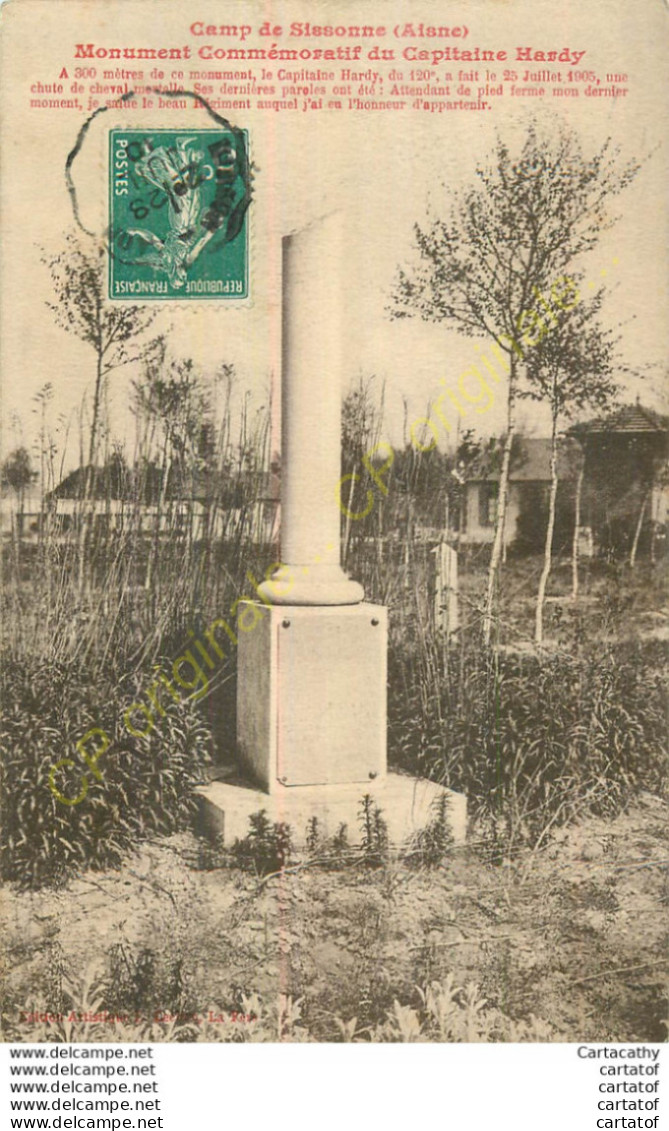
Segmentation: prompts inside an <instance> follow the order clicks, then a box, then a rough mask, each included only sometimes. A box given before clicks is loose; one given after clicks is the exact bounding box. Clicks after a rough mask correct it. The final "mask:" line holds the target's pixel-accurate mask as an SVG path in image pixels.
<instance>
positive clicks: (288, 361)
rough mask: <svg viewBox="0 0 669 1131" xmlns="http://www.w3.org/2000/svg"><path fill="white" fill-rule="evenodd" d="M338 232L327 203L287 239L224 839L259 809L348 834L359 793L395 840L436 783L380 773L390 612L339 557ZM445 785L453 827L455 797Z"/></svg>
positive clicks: (219, 827) (222, 800) (221, 797)
mask: <svg viewBox="0 0 669 1131" xmlns="http://www.w3.org/2000/svg"><path fill="white" fill-rule="evenodd" d="M344 236H345V231H344V223H343V217H342V216H341V214H338V213H335V214H333V215H330V216H328V217H327V218H326V219H324V220H320V221H318V222H317V223H314V224H313V225H311V226H309V227H307V228H304V229H303V230H302V231H300V232H298V233H296V234H294V235H290V236H286V237H285V238H284V240H283V257H282V263H283V281H282V302H283V307H282V350H281V354H282V377H281V419H282V428H281V447H282V451H281V565H280V566H279V567H278V568H277V569H276V570H275V571H274V573H273V575H271V576H270V577H269V579H268V580H266V581H265V582H264V583H263V584H261V585H260V586H259V590H258V595H259V600H257V601H253V602H251V601H248V602H243V603H241V604H240V606H239V610H238V634H237V635H238V691H237V748H238V749H237V754H238V758H239V763H240V769H241V771H242V779H241V780H237V781H235V782H234V783H233V782H231V781H225V782H224V781H215V782H212V783H211V784H210V785H209V786H207V787H205V788H204V789H203V790H202V791H201V793H202V796H203V807H204V816H205V821H206V823H207V825H208V826H209V827H210V828H213V830H214V831H216V832H217V833H218V834H222V835H223V838H224V841H225V843H230V842H231V841H232V840H234V839H235V838H236V837H242V836H244V835H245V834H246V833H247V832H248V818H249V816H250V815H251V814H252V813H254V812H257V811H258V810H259V809H265V810H266V811H267V813H268V816H269V817H270V818H271V819H273V820H276V821H278V820H280V821H286V822H287V823H288V824H290V825H291V828H292V830H293V835H294V838H295V840H296V842H297V843H298V844H299V842H300V838H304V835H305V832H306V827H307V823H308V822H309V821H310V819H311V818H313V817H316V818H317V819H318V823H319V828H320V830H321V831H322V833H323V835H324V836H328V835H332V834H334V833H335V832H337V830H338V829H339V828H340V827H341V825H342V824H344V825H346V826H347V833H348V839H349V843H351V844H355V842H356V839H359V835H360V834H359V828H358V819H359V810H360V804H361V801H362V798H363V796H364V795H365V794H370V795H371V796H372V798H373V800H374V803H375V804H376V805H378V807H379V809H381V811H382V813H383V818H384V820H385V822H386V824H387V827H388V834H389V839H390V840H391V842H393V843H400V842H402V841H405V840H406V839H407V838H408V837H410V835H411V834H412V832H414V831H416V830H417V829H419V828H421V827H423V826H425V825H426V824H427V823H428V822H429V820H430V816H431V810H432V806H433V802H434V800H435V798H436V797H438V796H440V795H441V794H443V792H444V789H443V787H442V786H439V785H437V784H435V783H433V782H427V781H418V780H415V779H413V778H409V777H403V776H401V775H398V774H389V773H388V772H387V767H386V718H387V704H386V671H387V647H388V621H387V612H386V609H385V608H383V607H382V606H379V605H374V604H369V603H367V602H366V601H365V600H364V593H363V589H362V587H361V586H360V585H359V584H358V583H357V582H355V581H353V580H351V579H350V578H348V577H347V576H346V574H345V573H344V571H343V570H342V568H341V561H340V524H341V515H340V507H339V483H340V477H341V426H340V418H341V395H342V376H343V368H344V367H343V343H344V341H345V334H346V326H345V324H344V316H345V303H344V300H343V290H344V288H345V287H346V286H347V285H348V284H347V283H346V280H347V274H346V270H345V253H346V248H345V245H344ZM250 614H253V615H250ZM245 625H249V626H250V627H248V628H247V629H245ZM449 797H450V801H451V804H450V808H449V811H450V819H451V824H452V826H453V833H454V836H455V839H456V840H462V839H464V831H465V799H464V797H462V796H460V795H456V794H452V793H449Z"/></svg>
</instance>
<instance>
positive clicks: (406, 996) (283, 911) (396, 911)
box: [1, 795, 669, 1042]
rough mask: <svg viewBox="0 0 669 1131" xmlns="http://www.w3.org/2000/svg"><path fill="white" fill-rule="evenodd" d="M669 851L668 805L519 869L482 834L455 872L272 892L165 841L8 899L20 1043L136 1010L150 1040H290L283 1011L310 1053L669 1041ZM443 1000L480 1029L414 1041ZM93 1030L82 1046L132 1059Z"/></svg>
mask: <svg viewBox="0 0 669 1131" xmlns="http://www.w3.org/2000/svg"><path fill="white" fill-rule="evenodd" d="M668 841H669V824H668V822H667V806H666V805H665V804H664V803H663V802H662V801H660V800H659V799H657V798H655V797H653V796H650V795H642V796H641V797H640V798H638V799H637V800H636V802H635V803H634V806H633V807H632V808H630V810H629V811H628V812H627V813H625V814H622V815H620V816H619V817H618V818H617V819H616V820H613V821H601V820H594V819H591V820H589V821H588V822H587V823H585V824H583V825H580V826H576V827H571V828H568V829H563V830H559V831H558V832H557V833H556V834H555V835H554V836H553V838H552V839H551V840H549V841H548V842H547V843H545V844H544V845H543V846H542V848H541V849H540V850H538V851H535V852H530V851H529V850H524V851H522V852H521V853H519V854H518V855H517V856H516V857H515V858H514V859H513V860H512V861H509V860H507V861H504V862H502V863H498V862H493V861H492V860H491V857H490V853H489V851H488V850H487V849H486V848H485V846H484V845H483V844H482V843H481V842H478V841H477V839H476V830H472V833H471V836H470V839H469V843H468V845H467V847H466V848H465V849H461V850H456V851H455V852H454V853H453V855H452V856H451V858H450V859H449V860H448V861H447V863H446V864H445V865H443V866H441V867H439V868H437V869H427V868H425V867H422V868H410V867H407V865H406V864H404V863H402V862H401V861H398V860H393V859H391V860H390V861H389V862H388V863H386V864H385V865H383V866H381V867H378V868H373V869H372V868H369V867H366V866H364V865H362V864H361V862H360V861H357V862H355V861H353V862H349V863H347V864H346V865H345V866H343V867H341V868H339V869H337V870H334V869H327V868H323V867H320V866H318V865H316V864H314V863H310V862H308V861H302V863H297V864H295V865H294V866H293V867H292V868H291V869H289V870H287V871H285V872H284V873H282V874H280V875H277V876H273V877H269V878H265V879H260V878H258V877H257V876H253V875H249V874H245V873H242V872H240V871H239V870H237V869H232V868H230V867H229V866H221V867H212V857H211V854H210V853H208V852H207V851H206V850H205V849H204V848H203V845H202V843H201V842H199V841H198V840H196V838H195V837H191V836H190V835H182V836H178V837H172V838H169V839H165V840H158V841H154V842H152V843H150V844H148V845H143V846H142V847H141V849H140V850H139V851H138V852H137V853H136V854H135V856H134V857H133V858H131V859H129V860H128V861H127V862H126V863H125V864H124V865H123V866H122V867H121V868H120V869H119V870H118V871H109V872H105V873H86V874H84V875H82V876H81V877H80V878H78V879H77V880H76V881H74V882H71V883H70V884H69V885H68V887H67V888H65V889H63V890H61V891H57V892H54V891H51V892H49V891H40V892H38V893H35V894H25V893H24V894H19V893H17V892H15V891H13V890H10V889H8V888H6V889H4V890H3V891H2V895H1V899H2V906H3V919H4V937H3V939H2V951H3V964H4V966H5V971H4V974H5V990H4V995H3V997H4V1001H3V1013H4V1038H5V1039H7V1040H26V1041H30V1040H43V1039H49V1038H51V1039H63V1037H64V1031H63V1028H62V1025H60V1026H59V1023H58V1021H57V1020H55V1021H54V1020H49V1019H47V1020H46V1021H45V1020H44V1019H43V1018H41V1019H40V1018H39V1017H37V1018H35V1017H34V1016H32V1014H34V1013H35V1012H37V1013H40V1012H41V1013H43V1012H44V1011H49V1012H51V1013H58V1012H59V1011H60V1012H61V1014H62V1015H66V1014H67V1010H68V1009H71V1008H74V1009H75V1010H78V1011H80V1013H81V1011H85V1010H87V1009H88V1010H89V1011H90V1010H92V1009H95V1010H98V1011H99V1010H100V1009H103V1008H104V1009H107V1010H116V1011H117V1012H118V1013H119V1015H120V1013H121V1011H123V1013H124V1014H126V1013H128V1010H129V1009H132V1012H133V1013H134V1014H135V1016H134V1018H133V1020H134V1022H135V1023H140V1025H141V1024H144V1028H141V1031H140V1030H137V1035H136V1036H135V1038H134V1039H147V1036H150V1039H153V1040H156V1039H161V1038H162V1039H181V1040H184V1039H185V1040H194V1039H200V1040H202V1039H204V1040H211V1039H246V1040H256V1039H258V1040H269V1039H277V1033H276V1031H275V1030H271V1028H268V1026H267V1025H265V1024H264V1023H263V1022H262V1011H263V1009H265V1011H266V1012H267V1014H268V1015H269V1012H270V1011H271V1010H272V1009H275V1005H276V1002H277V1000H279V999H280V1000H281V1002H282V1005H281V1009H282V1011H283V1014H284V1017H285V1014H286V1010H288V1012H289V1013H290V1014H291V1016H290V1017H289V1018H288V1023H287V1025H285V1026H284V1027H283V1029H282V1028H281V1025H279V1032H278V1035H279V1037H281V1035H282V1033H283V1034H284V1036H286V1035H287V1039H293V1040H318V1041H332V1040H342V1039H344V1040H351V1039H355V1040H369V1039H373V1040H379V1039H469V1040H500V1039H507V1040H508V1039H510V1040H518V1039H530V1040H532V1039H538V1040H555V1041H575V1040H584V1041H624V1042H629V1041H663V1040H665V1039H666V1036H667V1024H668V1022H667V1018H668V1017H669V1009H668V1006H667V993H666V970H667V960H666V959H667V954H668V953H669V951H668V950H667V935H668V930H667V927H668V923H667V910H666V908H667V902H668V895H669V891H668V888H667V875H668V873H667V864H668V862H669V851H668V849H669V845H668ZM435 983H436V984H438V985H439V986H441V987H444V986H447V987H450V991H449V992H451V996H452V997H453V1000H454V1001H456V1002H459V1003H460V1004H461V1005H462V1003H467V1002H468V1003H469V1006H468V1008H469V1014H468V1016H470V1019H471V1017H473V1016H475V1017H476V1023H475V1024H473V1023H472V1024H469V1027H465V1028H464V1029H462V1031H461V1032H460V1030H455V1029H454V1030H451V1029H444V1028H443V1026H442V1029H441V1030H440V1032H441V1033H442V1036H441V1038H440V1037H439V1036H437V1037H436V1038H435V1036H434V1030H430V1029H429V1028H424V1029H423V1030H421V1032H418V1031H416V1032H414V1031H413V1030H412V1028H411V1026H412V1025H413V1024H414V1022H413V1021H412V1017H413V1014H412V1010H413V1011H415V1013H416V1015H420V1010H421V1003H422V1002H423V1001H424V994H425V991H426V988H427V987H429V986H430V985H434V984H435ZM95 987H97V989H95ZM421 990H422V992H423V998H421ZM458 995H459V996H458ZM463 1009H464V1005H463ZM175 1011H178V1013H177V1012H175ZM275 1012H276V1010H275ZM168 1015H169V1016H168ZM91 1016H93V1014H91ZM96 1016H98V1015H96ZM463 1016H464V1014H463ZM232 1018H234V1023H233V1022H232V1020H231V1019H232ZM393 1018H394V1022H393V1023H392V1024H390V1022H389V1019H391V1020H392V1019H393ZM533 1018H534V1019H535V1020H533ZM407 1019H408V1020H407ZM89 1021H90V1018H89V1019H88V1020H86V1019H85V1018H84V1017H83V1014H82V1020H81V1025H75V1026H74V1027H73V1028H70V1029H68V1030H67V1031H66V1032H65V1039H68V1038H69V1039H83V1040H95V1039H98V1040H102V1039H104V1040H110V1039H114V1037H115V1035H116V1038H117V1039H121V1040H128V1039H133V1036H132V1034H131V1032H130V1030H129V1029H128V1027H127V1026H126V1027H125V1028H124V1027H123V1026H117V1029H116V1030H115V1029H114V1024H115V1023H114V1022H113V1021H112V1022H110V1021H109V1020H108V1019H106V1020H105V1019H100V1020H99V1022H98V1023H97V1028H96V1021H95V1020H93V1021H90V1023H89ZM170 1024H171V1026H172V1027H171V1028H170ZM147 1025H150V1026H151V1029H150V1033H149V1030H148V1029H147V1028H146V1026H147ZM216 1025H218V1026H219V1031H215V1028H216ZM235 1025H236V1027H235ZM175 1026H176V1027H175ZM221 1026H223V1028H225V1035H222V1030H221ZM291 1026H292V1027H291ZM414 1028H415V1025H414ZM451 1032H452V1033H453V1035H452V1036H451V1037H450V1038H448V1036H446V1037H444V1036H443V1034H444V1033H447V1034H448V1033H451ZM430 1033H432V1036H430ZM129 1034H130V1035H129Z"/></svg>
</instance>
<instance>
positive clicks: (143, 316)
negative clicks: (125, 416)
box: [43, 232, 155, 482]
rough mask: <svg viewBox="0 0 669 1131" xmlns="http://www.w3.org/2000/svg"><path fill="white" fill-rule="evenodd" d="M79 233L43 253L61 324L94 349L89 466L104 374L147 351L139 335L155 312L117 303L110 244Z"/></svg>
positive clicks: (96, 434) (94, 448) (95, 443)
mask: <svg viewBox="0 0 669 1131" xmlns="http://www.w3.org/2000/svg"><path fill="white" fill-rule="evenodd" d="M84 239H85V237H84V236H83V235H81V234H80V233H76V234H75V233H73V232H68V233H67V234H66V235H65V247H64V248H63V250H62V251H60V252H59V253H58V254H57V255H53V256H47V255H45V256H43V262H44V263H45V264H46V266H47V267H48V269H49V273H50V275H51V281H52V283H53V288H54V292H55V295H56V302H48V303H47V306H48V307H49V310H51V312H52V313H53V316H54V319H55V321H56V324H57V325H58V326H60V328H61V329H63V330H65V331H66V332H67V333H68V334H74V335H75V337H77V338H79V339H80V340H81V341H82V342H86V344H87V345H89V346H91V348H92V349H93V350H94V352H95V383H94V387H93V410H92V416H91V431H90V437H89V444H88V465H89V471H88V475H87V476H86V481H87V482H90V475H91V471H90V469H91V468H92V466H93V465H94V464H95V460H96V457H97V448H98V439H99V431H100V414H101V404H102V394H103V389H104V384H105V380H106V378H107V376H108V374H109V373H110V372H111V371H112V370H113V369H118V368H119V367H120V366H123V365H129V364H130V363H131V362H134V361H137V360H139V359H140V358H141V357H142V356H143V347H142V345H141V344H138V343H137V341H136V339H137V338H138V337H139V336H140V335H141V334H142V333H143V332H144V330H146V328H147V327H148V326H149V325H150V323H151V322H152V321H153V318H154V317H155V315H154V313H153V312H150V311H148V310H147V308H146V307H143V306H133V305H127V304H125V303H123V304H121V303H112V302H110V301H109V300H108V299H107V297H106V296H107V264H106V258H105V255H106V253H105V249H104V247H103V246H102V244H98V243H96V242H94V241H92V240H91V241H90V243H88V244H85V243H84Z"/></svg>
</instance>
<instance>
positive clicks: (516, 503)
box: [460, 436, 582, 549]
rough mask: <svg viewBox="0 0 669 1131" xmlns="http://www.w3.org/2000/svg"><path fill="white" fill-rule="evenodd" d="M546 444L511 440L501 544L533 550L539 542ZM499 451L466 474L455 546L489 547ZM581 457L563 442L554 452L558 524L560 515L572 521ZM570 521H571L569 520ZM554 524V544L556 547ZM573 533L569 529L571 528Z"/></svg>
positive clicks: (523, 438)
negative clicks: (523, 545)
mask: <svg viewBox="0 0 669 1131" xmlns="http://www.w3.org/2000/svg"><path fill="white" fill-rule="evenodd" d="M550 458H551V441H550V439H549V438H547V437H534V436H516V437H515V438H514V442H513V448H512V452H511V470H510V475H509V497H508V501H507V511H506V521H505V523H504V542H505V544H506V545H507V546H508V545H510V544H511V543H512V542H519V541H522V542H525V543H526V545H527V548H528V549H529V548H532V546H533V545H534V543H535V542H537V541H539V544H540V542H541V539H542V538H543V536H544V535H545V530H546V522H545V519H546V515H547V508H548V492H549V488H550V481H551V473H550ZM501 463H502V448H501V445H495V446H494V447H492V448H491V449H490V450H489V451H488V452H486V453H485V454H484V455H483V456H482V457H481V458H480V459H479V460H477V461H476V463H475V464H474V466H473V467H472V468H471V469H470V471H469V473H468V475H467V482H466V483H465V488H464V490H465V505H464V508H463V510H464V522H463V527H464V529H463V530H462V531H461V534H460V541H461V542H464V543H470V544H483V543H487V542H490V543H491V542H492V541H493V538H494V536H495V524H496V522H497V503H498V498H499V478H500V470H501ZM581 463H582V454H581V447H580V445H579V444H578V442H577V441H576V440H575V439H573V438H571V437H563V438H561V439H560V441H559V446H558V478H559V481H560V486H559V487H558V507H559V512H560V515H559V517H560V519H561V520H562V516H563V514H564V512H565V511H568V512H569V513H570V514H572V515H573V498H574V492H575V486H576V482H577V479H578V474H579V471H580V468H581ZM572 521H573V519H572ZM562 524H563V523H562V521H560V522H559V523H558V531H557V532H556V533H557V537H556V543H558V542H559V528H560V527H561V526H562ZM572 529H573V527H572Z"/></svg>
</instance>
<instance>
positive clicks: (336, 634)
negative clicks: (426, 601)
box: [237, 601, 388, 794]
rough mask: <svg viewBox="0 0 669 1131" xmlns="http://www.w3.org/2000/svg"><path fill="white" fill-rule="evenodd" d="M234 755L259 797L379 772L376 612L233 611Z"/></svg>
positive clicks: (382, 680)
mask: <svg viewBox="0 0 669 1131" xmlns="http://www.w3.org/2000/svg"><path fill="white" fill-rule="evenodd" d="M244 622H246V623H251V624H253V625H254V627H253V628H252V629H251V630H250V631H247V632H243V631H240V632H239V643H238V646H237V656H238V660H237V662H238V684H237V687H238V690H237V754H238V758H239V763H240V766H241V768H242V771H243V772H245V773H246V775H248V777H249V779H250V780H251V781H253V782H255V783H256V784H257V785H258V786H259V787H260V788H261V789H262V790H264V791H265V792H266V793H269V794H273V793H275V792H276V791H277V789H282V788H284V789H285V788H286V787H288V788H291V789H292V788H295V789H297V788H303V787H305V786H319V785H323V786H325V785H334V784H336V783H344V782H349V783H354V782H355V783H361V784H365V783H369V782H370V781H373V780H374V779H376V778H380V777H381V776H382V775H383V774H385V771H386V655H387V646H388V622H387V614H386V610H385V609H384V608H382V607H381V606H380V605H368V604H364V603H363V604H360V605H322V606H307V605H271V606H267V605H263V604H261V603H260V602H255V601H249V602H244V603H243V604H240V606H239V622H238V623H239V624H240V626H241V624H243V623H244Z"/></svg>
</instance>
